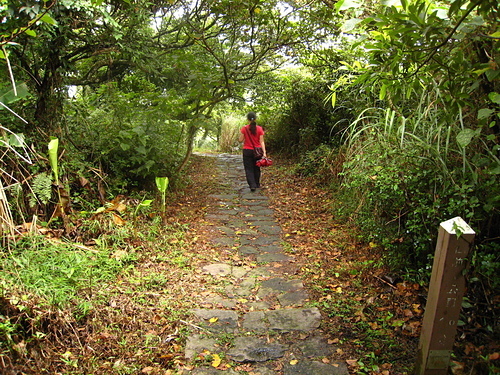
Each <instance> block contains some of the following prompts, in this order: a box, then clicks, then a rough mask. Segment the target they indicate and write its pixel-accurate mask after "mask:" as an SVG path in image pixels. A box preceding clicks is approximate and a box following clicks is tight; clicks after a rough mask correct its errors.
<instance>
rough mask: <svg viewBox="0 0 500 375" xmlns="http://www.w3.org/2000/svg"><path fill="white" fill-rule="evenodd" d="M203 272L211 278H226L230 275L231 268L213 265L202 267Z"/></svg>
mask: <svg viewBox="0 0 500 375" xmlns="http://www.w3.org/2000/svg"><path fill="white" fill-rule="evenodd" d="M202 269H203V272H205V273H208V274H210V275H212V276H227V275H231V272H232V267H231V266H230V265H229V264H224V263H214V264H209V265H206V266H204V267H203V268H202Z"/></svg>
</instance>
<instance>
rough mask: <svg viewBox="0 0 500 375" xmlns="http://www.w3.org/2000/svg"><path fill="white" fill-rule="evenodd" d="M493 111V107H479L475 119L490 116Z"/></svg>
mask: <svg viewBox="0 0 500 375" xmlns="http://www.w3.org/2000/svg"><path fill="white" fill-rule="evenodd" d="M494 112H495V111H494V110H493V109H489V108H481V109H480V110H479V111H478V112H477V119H478V120H483V119H485V118H488V117H490V116H491V115H492V114H493V113H494Z"/></svg>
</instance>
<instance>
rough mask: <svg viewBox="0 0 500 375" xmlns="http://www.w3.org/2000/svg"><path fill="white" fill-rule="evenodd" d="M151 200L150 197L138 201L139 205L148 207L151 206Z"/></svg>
mask: <svg viewBox="0 0 500 375" xmlns="http://www.w3.org/2000/svg"><path fill="white" fill-rule="evenodd" d="M152 202H153V200H152V199H146V200H143V201H142V202H141V203H139V207H149V206H151V203H152Z"/></svg>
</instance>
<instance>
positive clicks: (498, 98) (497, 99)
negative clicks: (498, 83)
mask: <svg viewBox="0 0 500 375" xmlns="http://www.w3.org/2000/svg"><path fill="white" fill-rule="evenodd" d="M488 98H489V99H490V100H491V101H492V102H493V103H495V104H500V94H499V93H497V92H490V93H489V94H488Z"/></svg>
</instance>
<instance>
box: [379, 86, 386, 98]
mask: <svg viewBox="0 0 500 375" xmlns="http://www.w3.org/2000/svg"><path fill="white" fill-rule="evenodd" d="M386 94H387V85H386V84H383V85H382V87H381V88H380V93H379V96H378V98H379V99H380V100H384V99H385V95H386Z"/></svg>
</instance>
